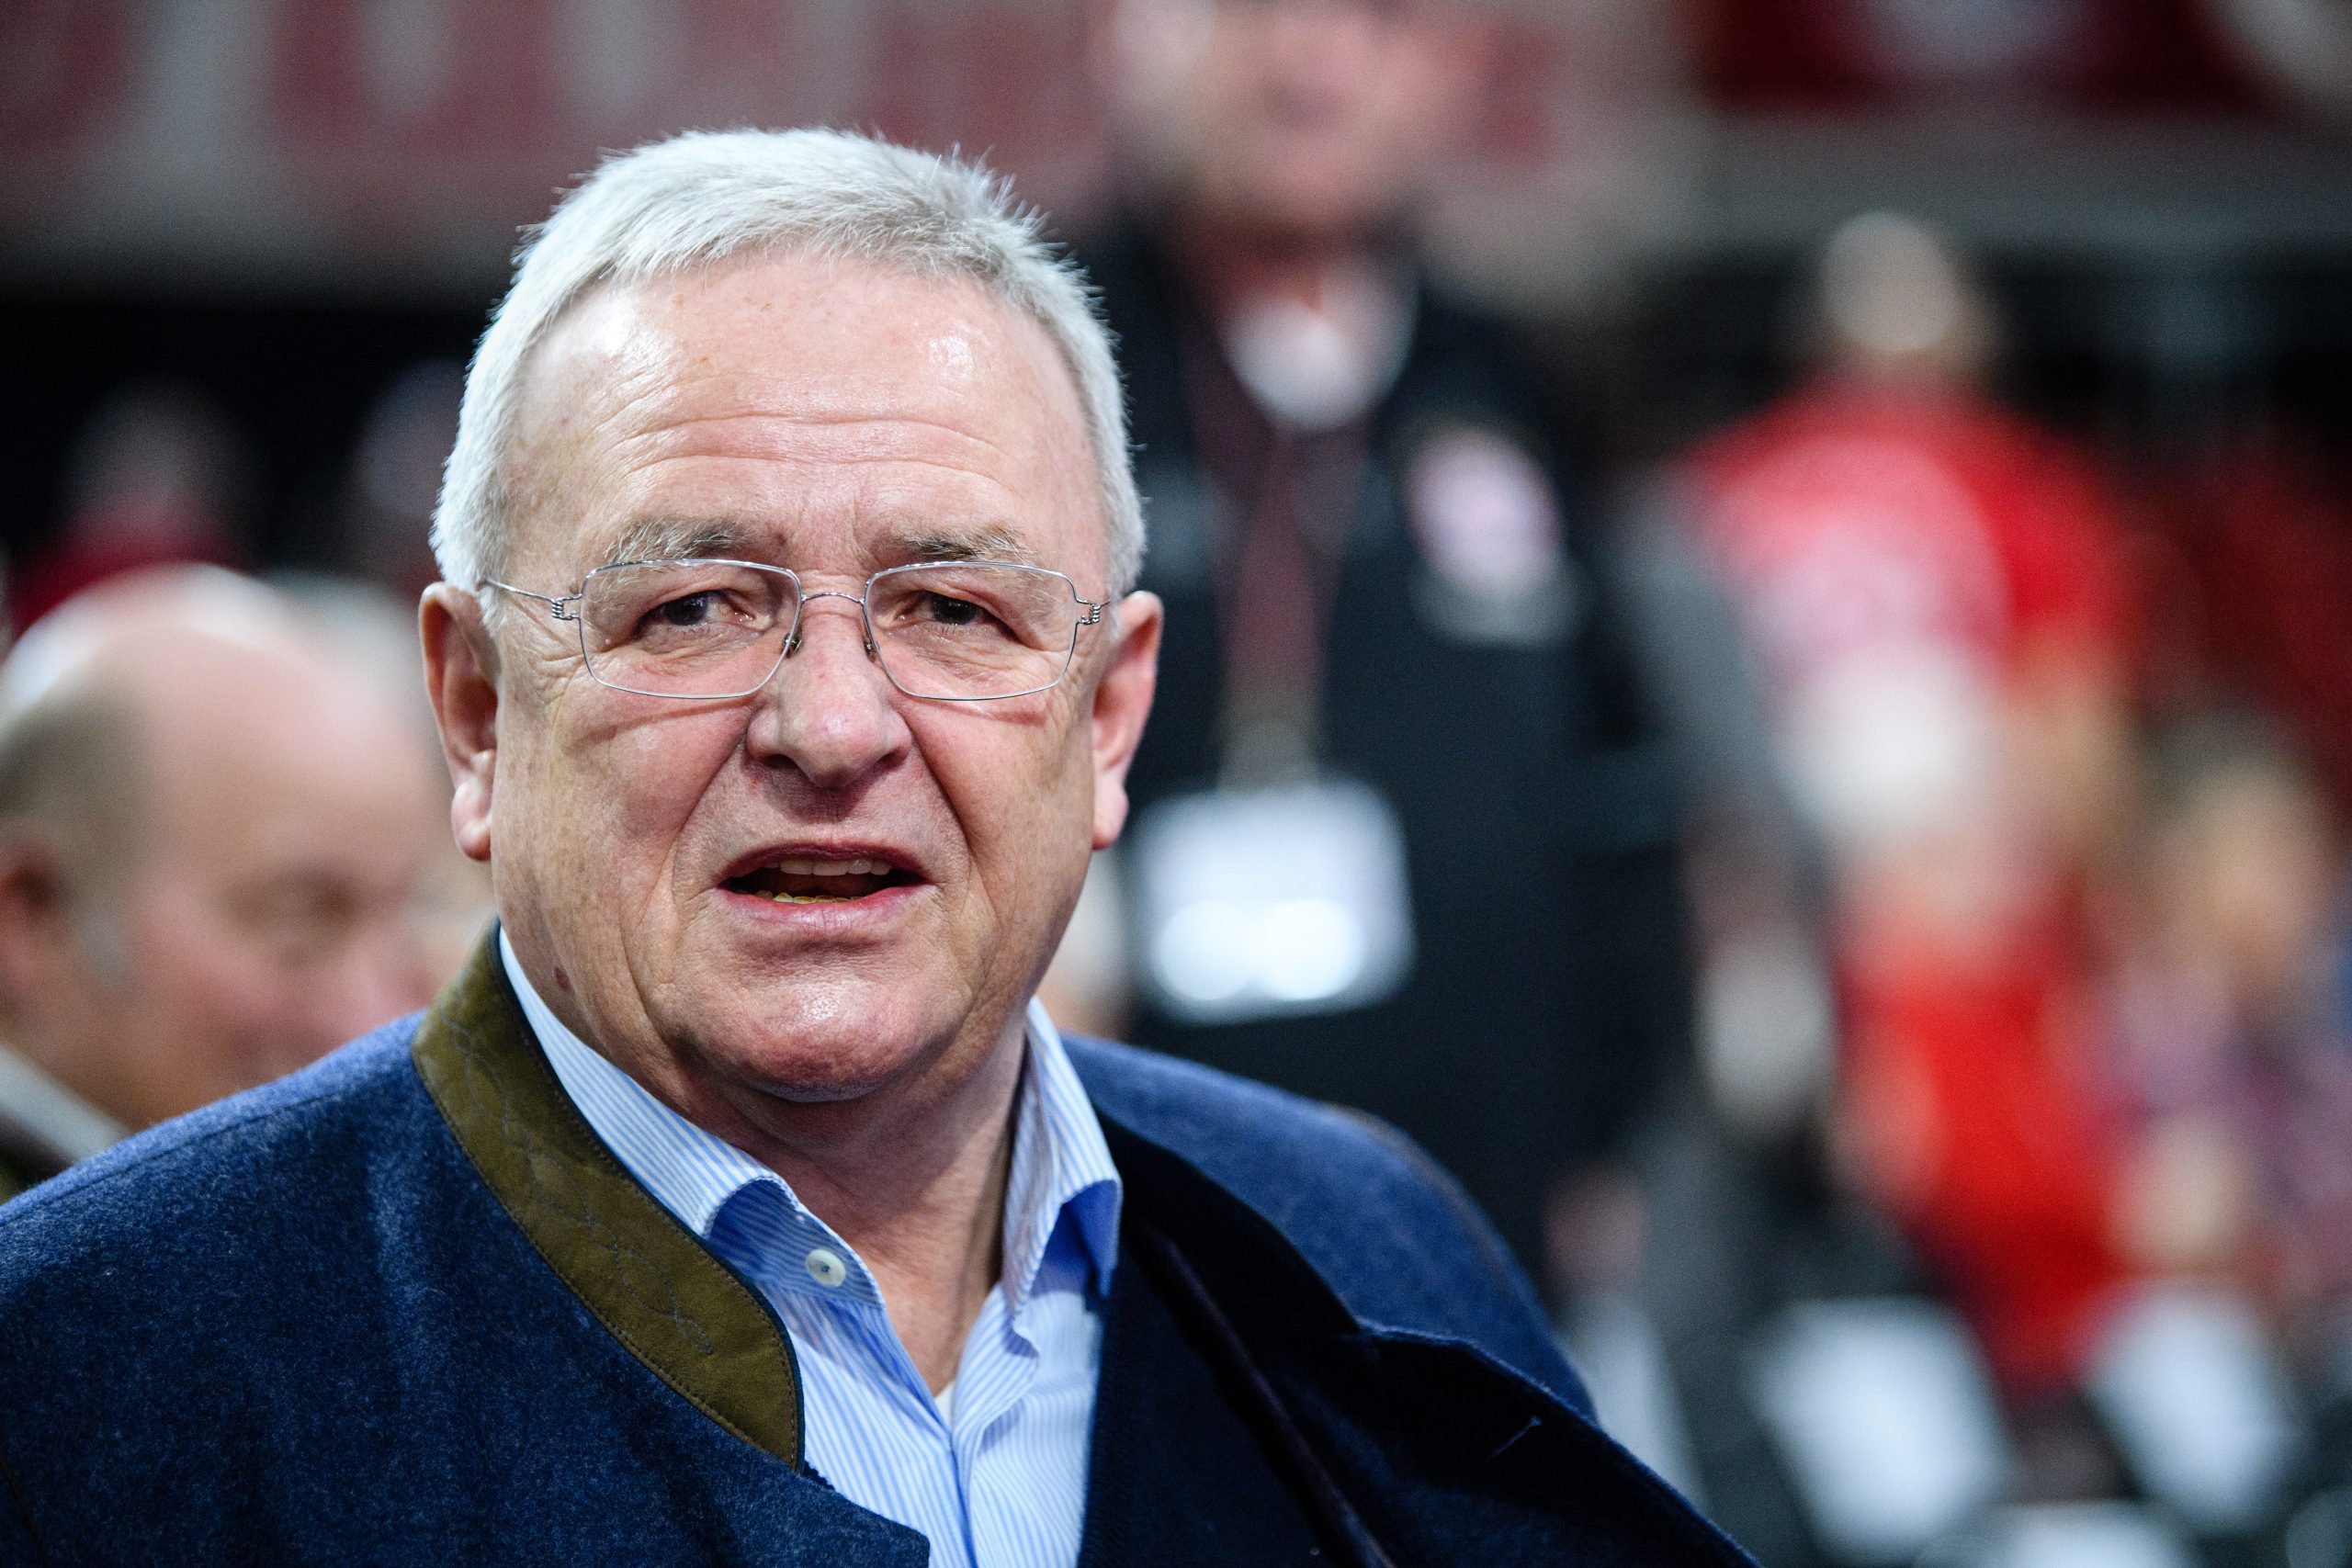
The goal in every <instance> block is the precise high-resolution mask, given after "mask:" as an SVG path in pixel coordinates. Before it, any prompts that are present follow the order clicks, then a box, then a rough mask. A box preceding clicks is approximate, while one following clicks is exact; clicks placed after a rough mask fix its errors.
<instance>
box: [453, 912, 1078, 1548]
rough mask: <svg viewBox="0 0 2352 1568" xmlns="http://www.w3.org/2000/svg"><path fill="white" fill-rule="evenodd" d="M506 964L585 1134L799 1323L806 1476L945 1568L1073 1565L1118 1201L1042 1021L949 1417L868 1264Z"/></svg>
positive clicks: (510, 951)
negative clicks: (991, 1257)
mask: <svg viewBox="0 0 2352 1568" xmlns="http://www.w3.org/2000/svg"><path fill="white" fill-rule="evenodd" d="M499 949H500V953H501V954H502V956H503V958H504V960H505V963H506V976H507V978H508V979H509V980H511V981H512V982H513V983H514V987H515V995H516V996H517V997H518V998H521V1000H522V1003H523V1010H524V1012H525V1014H526V1016H528V1018H529V1019H530V1021H531V1028H532V1030H533V1032H536V1033H537V1036H538V1039H539V1043H540V1046H541V1047H542V1048H543V1049H544V1050H545V1051H546V1052H547V1056H548V1065H549V1066H552V1067H553V1068H554V1069H555V1075H556V1077H557V1078H558V1079H560V1081H561V1082H562V1084H563V1087H564V1091H565V1092H566V1093H567V1094H569V1095H570V1096H571V1100H572V1103H573V1104H575V1105H577V1106H579V1108H580V1111H581V1114H582V1115H583V1116H585V1117H586V1118H587V1119H588V1123H589V1125H590V1126H592V1127H594V1129H595V1130H596V1133H597V1135H598V1136H600V1137H602V1138H603V1139H604V1140H605V1143H606V1144H607V1145H610V1146H611V1147H612V1150H613V1153H614V1154H616V1156H619V1157H620V1160H621V1163H622V1164H624V1165H626V1166H627V1167H628V1168H629V1170H630V1171H631V1172H632V1173H633V1174H634V1175H635V1176H636V1177H637V1179H639V1181H641V1182H643V1183H644V1184H645V1186H646V1189H647V1190H649V1191H650V1192H651V1193H652V1194H653V1195H654V1197H656V1198H657V1199H659V1200H661V1201H662V1204H663V1205H664V1206H665V1207H667V1208H668V1209H669V1211H670V1212H671V1213H673V1214H675V1215H676V1216H677V1217H678V1220H679V1222H680V1223H681V1224H684V1225H685V1226H686V1228H687V1229H689V1230H691V1231H693V1232H694V1233H695V1235H699V1236H701V1237H702V1238H703V1239H704V1240H705V1241H706V1242H707V1243H708V1244H709V1246H710V1248H711V1250H712V1251H714V1252H716V1253H718V1256H719V1257H721V1258H725V1259H726V1260H727V1261H728V1263H729V1264H730V1265H732V1266H733V1267H734V1268H735V1269H736V1270H737V1271H738V1272H740V1273H741V1274H742V1275H743V1277H744V1278H745V1279H747V1280H751V1281H752V1283H753V1284H754V1285H755V1286H757V1287H758V1288H759V1290H760V1291H761V1292H763V1294H764V1295H765V1296H766V1297H767V1299H768V1301H769V1303H771V1304H772V1305H773V1306H774V1307H775V1311H776V1315H777V1316H778V1317H779V1318H781V1319H782V1320H783V1322H784V1325H785V1327H786V1330H787V1331H788V1332H789V1333H790V1334H791V1336H792V1343H793V1348H794V1350H795V1352H796V1353H797V1357H798V1359H799V1365H800V1392H801V1402H802V1409H803V1412H804V1415H803V1423H804V1427H805V1432H804V1448H805V1451H806V1457H807V1460H808V1462H809V1466H810V1467H811V1468H812V1469H814V1470H815V1471H816V1472H818V1473H819V1474H820V1475H822V1476H823V1477H824V1478H825V1479H826V1480H827V1481H829V1482H831V1483H832V1484H833V1485H834V1486H835V1487H837V1488H839V1489H840V1491H841V1492H842V1495H844V1496H846V1497H848V1498H849V1499H850V1500H851V1501H853V1502H854V1503H857V1504H859V1505H860V1506H864V1507H866V1508H869V1509H872V1510H873V1511H874V1512H875V1513H877V1514H880V1515H882V1516H883V1517H885V1518H890V1519H896V1520H897V1521H899V1523H900V1524H904V1525H908V1526H910V1527H912V1528H913V1529H917V1530H920V1531H922V1534H923V1535H925V1536H926V1537H928V1538H929V1539H930V1540H931V1560H932V1562H934V1563H937V1564H943V1565H952V1568H1028V1565H1032V1564H1035V1565H1040V1568H1042V1565H1046V1564H1052V1565H1055V1568H1066V1565H1068V1564H1070V1563H1073V1562H1076V1561H1077V1560H1078V1549H1079V1541H1080V1534H1081V1531H1082V1529H1083V1527H1084V1520H1085V1507H1086V1464H1087V1453H1088V1440H1089V1437H1090V1434H1091V1429H1092V1425H1093V1416H1094V1389H1095V1382H1096V1375H1097V1373H1098V1372H1099V1371H1100V1370H1101V1366H1102V1351H1103V1312H1102V1303H1103V1300H1104V1298H1105V1297H1106V1296H1107V1295H1108V1294H1109V1290H1110V1281H1111V1271H1112V1269H1113V1268H1114V1265H1115V1263H1116V1261H1117V1256H1118V1250H1117V1249H1118V1234H1119V1202H1120V1185H1119V1173H1118V1171H1117V1169H1116V1168H1114V1166H1113V1165H1112V1163H1111V1153H1110V1150H1109V1149H1108V1148H1107V1147H1106V1146H1104V1145H1103V1128H1102V1125H1101V1123H1099V1122H1096V1120H1095V1119H1094V1108H1093V1106H1092V1104H1091V1103H1090V1102H1089V1100H1087V1098H1086V1091H1085V1089H1083V1088H1082V1087H1081V1086H1080V1083H1079V1081H1078V1075H1077V1073H1076V1072H1074V1071H1073V1070H1072V1069H1071V1067H1070V1065H1069V1057H1068V1055H1065V1054H1064V1052H1063V1049H1062V1043H1061V1037H1060V1035H1058V1034H1057V1033H1056V1032H1055V1030H1054V1026H1053V1024H1052V1022H1051V1021H1049V1020H1047V1018H1046V1012H1045V1010H1044V1009H1043V1008H1041V1007H1039V1006H1038V1005H1037V1004H1036V1003H1035V1002H1032V1003H1031V1004H1030V1007H1029V1029H1028V1055H1027V1058H1026V1061H1025V1063H1024V1065H1023V1071H1022V1075H1021V1089H1020V1094H1019V1099H1018V1101H1017V1103H1016V1107H1015V1111H1014V1121H1013V1143H1012V1175H1011V1178H1010V1179H1009V1181H1008V1183H1007V1186H1006V1190H1005V1205H1004V1272H1003V1274H1002V1276H1001V1278H1000V1279H999V1280H998V1281H997V1283H996V1285H995V1286H994V1287H993V1288H992V1289H991V1290H990V1291H989V1295H988V1300H987V1301H986V1302H985V1303H982V1305H981V1307H980V1315H979V1320H978V1322H977V1323H975V1324H974V1325H972V1332H971V1335H970V1337H968V1338H967V1340H966V1341H965V1344H964V1354H963V1359H962V1360H961V1362H960V1363H959V1364H958V1366H957V1369H956V1381H955V1382H953V1383H952V1384H950V1385H949V1386H948V1388H947V1389H945V1390H944V1391H942V1393H940V1394H939V1395H938V1397H936V1398H934V1397H933V1395H932V1393H931V1391H930V1390H929V1389H928V1388H927V1387H925V1386H924V1383H923V1381H922V1375H921V1374H920V1373H918V1372H917V1371H915V1365H914V1361H913V1359H912V1358H911V1357H910V1356H909V1355H908V1354H907V1350H906V1347H905V1346H904V1345H903V1344H901V1343H900V1341H899V1336H898V1331H897V1330H896V1329H894V1328H892V1327H891V1325H890V1319H889V1316H888V1314H887V1313H886V1312H885V1311H884V1310H883V1304H882V1297H881V1293H880V1292H879V1291H878V1290H876V1286H875V1282H874V1278H873V1276H872V1275H871V1274H870V1273H869V1272H867V1270H866V1267H865V1263H864V1262H862V1261H861V1260H860V1259H859V1258H858V1256H857V1253H856V1251H855V1250H854V1248H852V1247H850V1245H849V1244H848V1243H847V1242H845V1241H843V1240H842V1238H841V1237H840V1236H839V1235H836V1234H835V1233H834V1231H833V1229H832V1227H831V1226H830V1225H828V1224H825V1222H824V1221H822V1220H820V1219H819V1218H818V1217H817V1216H816V1215H815V1214H813V1213H809V1210H807V1209H806V1208H804V1207H803V1206H802V1205H801V1203H800V1201H799V1200H798V1199H797V1198H796V1197H794V1196H793V1193H792V1190H791V1188H789V1187H788V1186H786V1184H785V1182H784V1181H783V1179H781V1178H779V1177H778V1176H777V1175H776V1174H775V1172H774V1171H772V1170H770V1169H769V1168H767V1167H765V1166H763V1165H762V1164H760V1163H759V1162H758V1161H757V1160H754V1159H753V1158H752V1157H751V1156H749V1155H747V1154H745V1153H743V1151H742V1150H741V1149H738V1148H736V1147H735V1146H734V1145H731V1144H729V1143H726V1142H725V1141H723V1140H721V1139H719V1138H717V1137H715V1136H713V1135H712V1134H709V1133H707V1132H705V1131H704V1130H703V1129H701V1128H700V1127H697V1126H695V1124H694V1123H693V1122H689V1121H687V1120H686V1119H685V1118H684V1117H683V1116H681V1115H679V1114H678V1113H677V1112H676V1111H673V1110H671V1109H670V1108H669V1107H668V1106H666V1105H664V1104H662V1102H661V1101H660V1100H656V1099H655V1098H654V1097H653V1096H652V1095H651V1094H650V1093H648V1092H647V1091H646V1090H645V1089H644V1088H643V1087H641V1086H640V1085H639V1083H638V1082H637V1080H636V1079H634V1078H632V1077H629V1076H628V1074H627V1073H624V1072H622V1071H621V1070H620V1069H619V1068H618V1067H616V1066H613V1064H612V1063H610V1062H608V1061H606V1060H605V1058H604V1057H603V1056H601V1055H598V1054H597V1053H596V1052H595V1051H594V1050H593V1049H592V1048H590V1047H589V1046H588V1045H587V1044H586V1043H583V1042H582V1040H581V1039H580V1038H579V1036H577V1035H575V1034H573V1033H572V1032H571V1031H570V1030H569V1029H567V1028H565V1027H564V1025H563V1023H562V1021H560V1020H559V1019H558V1018H557V1017H556V1016H555V1014H554V1013H552V1012H551V1011H549V1010H548V1006H547V1003H546V1002H545V1001H544V1000H543V999H541V998H540V997H539V994H538V993H537V991H536V990H534V989H533V988H532V987H531V982H530V980H529V978H528V977H527V976H525V975H524V973H523V966H522V965H521V964H518V963H517V962H516V961H515V950H514V948H513V947H512V946H511V945H510V944H509V943H508V942H507V941H506V938H505V934H504V933H503V932H501V933H500V935H499Z"/></svg>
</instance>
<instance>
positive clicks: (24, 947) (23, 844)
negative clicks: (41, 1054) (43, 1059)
mask: <svg viewBox="0 0 2352 1568" xmlns="http://www.w3.org/2000/svg"><path fill="white" fill-rule="evenodd" d="M71 935H72V932H71V930H70V922H69V921H68V919H67V910H66V886H65V865H64V859H63V857H62V855H61V854H60V853H59V852H58V846H57V845H56V844H55V843H54V842H53V841H52V840H51V839H50V838H49V836H48V835H47V834H45V833H42V832H40V831H39V830H37V829H34V828H32V827H31V826H29V825H28V824H26V823H23V822H14V823H10V824H8V825H7V826H6V827H5V828H0V1014H5V1015H6V1016H7V1017H8V1018H10V1019H11V1020H12V1021H15V1020H17V1019H18V1018H19V1016H20V1015H21V1013H22V1011H23V1010H24V1008H25V1007H26V1005H27V1004H28V1002H29V1001H30V1000H31V999H32V998H37V997H40V995H42V994H43V993H44V990H45V988H46V987H47V985H48V983H49V982H50V980H51V978H52V976H54V974H55V973H56V971H57V967H58V964H59V963H60V961H61V959H62V958H63V957H64V956H65V955H66V953H67V950H68V948H69V946H70V942H71ZM16 1043H18V1044H22V1043H23V1042H16Z"/></svg>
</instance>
